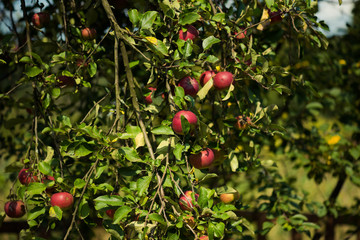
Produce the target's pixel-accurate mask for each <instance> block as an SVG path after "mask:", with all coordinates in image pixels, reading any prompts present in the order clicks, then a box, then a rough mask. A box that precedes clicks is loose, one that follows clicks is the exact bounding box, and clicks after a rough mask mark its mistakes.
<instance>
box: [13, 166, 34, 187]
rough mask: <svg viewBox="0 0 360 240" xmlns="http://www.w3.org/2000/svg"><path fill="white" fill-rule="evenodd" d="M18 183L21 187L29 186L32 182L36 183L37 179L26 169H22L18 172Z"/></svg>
mask: <svg viewBox="0 0 360 240" xmlns="http://www.w3.org/2000/svg"><path fill="white" fill-rule="evenodd" d="M18 178H19V181H20V183H21V184H22V185H25V186H27V185H29V184H30V183H32V182H37V180H38V178H37V177H36V176H34V175H33V174H32V172H31V171H30V170H29V169H27V168H23V169H21V170H20V172H19V175H18Z"/></svg>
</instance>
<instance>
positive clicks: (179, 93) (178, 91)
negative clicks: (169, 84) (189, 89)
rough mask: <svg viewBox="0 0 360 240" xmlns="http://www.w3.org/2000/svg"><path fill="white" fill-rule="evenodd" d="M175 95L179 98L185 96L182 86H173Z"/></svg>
mask: <svg viewBox="0 0 360 240" xmlns="http://www.w3.org/2000/svg"><path fill="white" fill-rule="evenodd" d="M175 96H177V97H180V98H183V97H185V91H184V88H182V87H178V86H176V87H175Z"/></svg>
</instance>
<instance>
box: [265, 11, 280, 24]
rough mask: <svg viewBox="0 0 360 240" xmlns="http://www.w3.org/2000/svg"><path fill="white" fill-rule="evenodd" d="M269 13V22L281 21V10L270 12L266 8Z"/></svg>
mask: <svg viewBox="0 0 360 240" xmlns="http://www.w3.org/2000/svg"><path fill="white" fill-rule="evenodd" d="M268 13H269V17H270V20H271V23H276V22H281V21H282V17H281V11H280V10H279V11H276V12H272V11H270V10H268Z"/></svg>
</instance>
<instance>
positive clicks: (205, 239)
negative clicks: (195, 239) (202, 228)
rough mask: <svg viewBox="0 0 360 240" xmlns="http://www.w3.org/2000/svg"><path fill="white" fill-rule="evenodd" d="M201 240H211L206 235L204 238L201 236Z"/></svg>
mask: <svg viewBox="0 0 360 240" xmlns="http://www.w3.org/2000/svg"><path fill="white" fill-rule="evenodd" d="M200 240H209V237H208V236H206V235H204V236H201V237H200Z"/></svg>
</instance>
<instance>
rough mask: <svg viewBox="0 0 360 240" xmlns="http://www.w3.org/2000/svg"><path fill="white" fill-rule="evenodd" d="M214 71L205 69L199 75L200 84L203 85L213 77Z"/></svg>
mask: <svg viewBox="0 0 360 240" xmlns="http://www.w3.org/2000/svg"><path fill="white" fill-rule="evenodd" d="M215 75H216V72H215V71H212V70H211V71H206V72H203V73H202V74H201V76H200V84H201V86H204V85H205V84H206V83H207V82H208V81H209V80H210V79H211V78H213V77H215Z"/></svg>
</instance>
